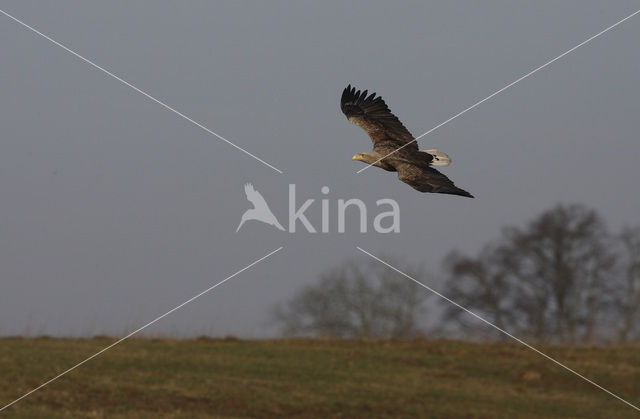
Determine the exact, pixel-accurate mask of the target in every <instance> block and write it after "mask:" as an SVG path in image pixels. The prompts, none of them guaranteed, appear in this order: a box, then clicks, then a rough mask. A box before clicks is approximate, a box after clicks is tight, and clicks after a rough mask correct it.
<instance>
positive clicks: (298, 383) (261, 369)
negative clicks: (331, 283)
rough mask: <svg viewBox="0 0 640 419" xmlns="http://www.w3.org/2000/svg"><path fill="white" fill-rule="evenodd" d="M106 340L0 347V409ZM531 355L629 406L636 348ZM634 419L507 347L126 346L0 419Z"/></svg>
mask: <svg viewBox="0 0 640 419" xmlns="http://www.w3.org/2000/svg"><path fill="white" fill-rule="evenodd" d="M114 340H115V339H109V338H99V339H46V338H41V339H20V338H6V339H0V406H4V405H5V404H7V403H9V402H11V401H12V400H14V399H15V398H17V397H19V396H21V395H22V394H24V393H25V392H27V391H29V390H31V389H33V388H34V387H36V386H38V385H39V384H41V383H42V382H44V381H46V380H47V379H49V378H51V377H53V376H54V375H56V374H58V373H60V372H61V371H64V370H65V369H67V368H69V367H70V366H72V365H74V364H76V363H77V362H79V361H81V360H83V359H84V358H86V357H87V356H89V355H91V354H93V353H95V352H97V351H98V350H100V349H102V348H103V347H105V346H107V345H108V344H110V343H111V342H113V341H114ZM542 349H543V350H544V351H545V352H547V353H548V354H549V355H550V356H553V357H555V358H556V359H558V360H560V361H561V362H563V363H566V364H567V365H568V366H570V367H571V368H573V369H575V370H577V371H579V372H580V373H582V374H584V375H585V376H587V377H589V378H590V379H592V380H594V381H596V382H597V383H599V384H600V385H602V386H604V387H605V388H607V389H609V390H611V391H613V392H614V393H616V394H618V395H620V396H621V397H623V398H625V399H627V400H628V401H630V402H631V403H633V404H636V405H640V351H639V349H640V348H638V347H637V346H624V347H623V346H612V347H604V348H598V347H545V348H542ZM637 413H638V412H637V411H635V410H633V409H632V408H630V407H629V406H627V405H625V404H623V403H622V402H620V401H618V400H616V399H615V398H613V397H612V396H610V395H608V394H606V393H604V392H603V391H601V390H599V389H597V388H595V387H594V386H592V385H591V384H589V383H587V382H585V381H583V380H581V379H580V378H578V377H576V376H575V375H573V374H571V373H570V372H568V371H566V370H564V369H563V368H561V367H559V366H557V365H555V364H553V363H552V362H551V361H549V360H546V359H544V358H542V357H541V356H539V355H537V354H536V353H534V352H532V351H530V350H528V349H526V348H523V347H521V346H518V345H515V344H507V343H491V344H486V343H485V344H479V343H467V342H457V341H426V340H424V341H413V342H396V341H393V342H388V341H335V340H319V339H317V340H237V339H216V340H214V339H199V340H170V339H131V340H127V341H125V342H123V343H122V344H120V345H118V346H116V347H114V348H113V349H111V350H109V351H107V352H105V353H103V354H101V355H100V356H98V357H96V358H95V359H93V360H91V361H89V362H88V363H86V364H84V365H82V366H81V367H79V368H78V369H76V370H74V371H72V372H70V373H69V374H68V375H66V376H64V377H62V378H60V379H59V380H57V381H55V382H53V383H51V384H50V385H48V386H46V387H44V388H43V389H41V390H39V391H38V392H36V393H33V394H32V395H30V396H29V397H27V398H25V399H23V400H21V401H20V402H18V403H17V404H15V405H14V406H12V407H10V408H9V409H7V410H5V411H3V412H0V417H1V416H6V417H18V418H21V417H23V418H38V417H46V418H57V417H97V418H100V417H109V418H119V417H136V418H156V417H190V418H191V417H196V418H197V417H233V418H241V417H275V416H288V417H300V418H306V417H354V416H355V417H434V418H435V417H437V418H460V417H465V418H494V417H496V418H534V417H566V418H577V417H579V418H616V417H620V418H628V417H635V416H636V414H637ZM638 416H640V415H638Z"/></svg>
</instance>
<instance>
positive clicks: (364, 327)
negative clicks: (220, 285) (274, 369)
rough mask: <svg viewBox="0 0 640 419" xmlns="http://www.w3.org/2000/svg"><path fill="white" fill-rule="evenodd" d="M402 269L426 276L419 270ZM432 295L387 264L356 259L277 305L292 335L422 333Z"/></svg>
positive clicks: (285, 330) (276, 311)
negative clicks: (421, 318) (422, 320)
mask: <svg viewBox="0 0 640 419" xmlns="http://www.w3.org/2000/svg"><path fill="white" fill-rule="evenodd" d="M394 263H395V262H394ZM394 266H398V265H394ZM401 269H402V270H403V271H404V272H407V273H409V274H410V275H412V276H413V275H416V276H414V278H419V277H420V276H421V273H420V271H419V270H416V269H411V268H410V267H402V268H401ZM427 297H428V293H427V292H425V291H424V290H423V289H421V288H420V287H419V286H418V285H417V284H415V283H414V282H413V281H410V280H408V279H406V278H404V277H401V276H400V275H398V274H396V273H394V272H393V271H391V270H389V269H388V268H386V267H385V266H383V265H381V264H377V263H372V262H371V261H369V260H361V259H358V260H350V261H346V262H345V263H344V264H343V265H341V266H339V267H337V268H335V269H332V270H330V271H328V272H326V273H324V274H323V275H321V277H320V280H319V282H318V283H317V284H316V285H312V286H307V287H305V288H304V289H302V290H301V291H300V292H298V293H297V294H296V295H295V296H294V297H293V298H292V299H291V300H290V301H288V302H286V303H284V304H280V305H278V306H276V307H275V308H274V310H273V318H274V320H275V321H276V322H277V323H278V324H279V325H280V326H281V328H282V331H283V334H284V335H286V336H297V335H312V336H327V337H334V338H399V339H402V338H411V337H414V336H416V335H419V334H420V327H419V321H418V316H419V315H420V314H421V313H422V312H423V310H424V302H425V300H426V299H427Z"/></svg>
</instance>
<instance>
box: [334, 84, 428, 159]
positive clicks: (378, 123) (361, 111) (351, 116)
mask: <svg viewBox="0 0 640 419" xmlns="http://www.w3.org/2000/svg"><path fill="white" fill-rule="evenodd" d="M367 94H368V91H367V90H365V91H360V90H356V88H355V87H351V85H349V86H347V88H346V89H344V91H343V92H342V97H341V98H340V108H341V109H342V113H344V114H345V116H346V117H347V119H348V120H349V122H351V123H352V124H354V125H357V126H359V127H360V128H362V129H364V130H365V132H366V133H367V134H368V135H369V137H370V138H371V141H373V145H374V147H375V146H376V145H378V144H380V143H391V144H393V148H398V147H401V146H404V145H405V144H407V143H411V144H409V145H407V146H406V147H404V149H407V151H409V150H416V151H417V150H418V144H417V142H416V141H413V140H414V137H413V135H411V133H410V132H409V130H408V129H407V128H405V126H404V125H402V122H400V120H399V119H398V118H397V117H396V116H395V115H394V114H393V113H391V110H389V107H388V106H387V104H386V103H385V102H384V100H382V97H380V96H377V97H376V93H375V92H374V93H371V94H370V95H369V96H367ZM391 144H389V145H391Z"/></svg>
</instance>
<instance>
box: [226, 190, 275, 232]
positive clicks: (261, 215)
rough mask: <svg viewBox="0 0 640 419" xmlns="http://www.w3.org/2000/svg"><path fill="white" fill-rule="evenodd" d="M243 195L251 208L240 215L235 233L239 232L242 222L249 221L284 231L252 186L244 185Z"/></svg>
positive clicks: (265, 202)
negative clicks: (259, 222)
mask: <svg viewBox="0 0 640 419" xmlns="http://www.w3.org/2000/svg"><path fill="white" fill-rule="evenodd" d="M244 193H245V194H246V195H247V200H248V201H249V202H251V203H252V204H253V208H250V209H248V210H246V211H245V212H244V214H242V220H240V225H238V228H237V229H236V233H237V232H238V231H239V230H240V227H242V225H243V224H244V222H245V221H249V220H256V221H262V222H263V223H267V224H269V225H272V226H275V227H276V228H278V230H283V231H284V227H282V226H281V225H280V223H279V222H278V219H277V218H276V216H275V215H273V212H271V210H270V209H269V205H267V201H265V200H264V198H263V197H262V195H261V194H260V192H258V191H256V190H255V189H254V187H253V185H252V184H250V183H246V184H245V185H244Z"/></svg>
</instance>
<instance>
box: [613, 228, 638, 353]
mask: <svg viewBox="0 0 640 419" xmlns="http://www.w3.org/2000/svg"><path fill="white" fill-rule="evenodd" d="M620 242H621V244H622V249H623V250H622V255H621V271H622V272H621V276H620V278H621V281H620V286H619V288H618V298H617V303H618V304H617V307H618V309H619V311H620V322H619V339H620V341H621V342H629V341H631V340H636V339H638V337H639V335H640V227H636V228H629V227H626V228H624V229H623V230H622V233H621V234H620Z"/></svg>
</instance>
